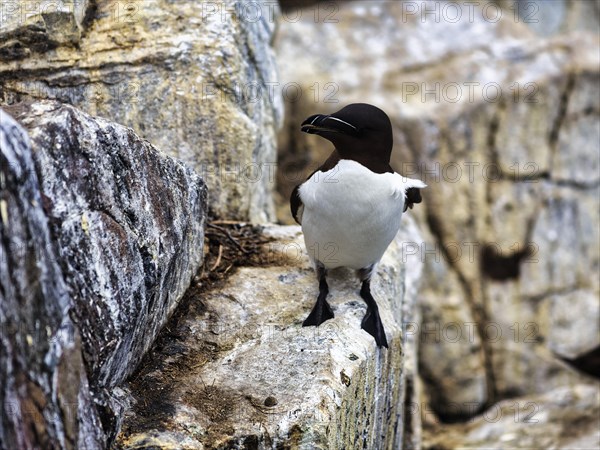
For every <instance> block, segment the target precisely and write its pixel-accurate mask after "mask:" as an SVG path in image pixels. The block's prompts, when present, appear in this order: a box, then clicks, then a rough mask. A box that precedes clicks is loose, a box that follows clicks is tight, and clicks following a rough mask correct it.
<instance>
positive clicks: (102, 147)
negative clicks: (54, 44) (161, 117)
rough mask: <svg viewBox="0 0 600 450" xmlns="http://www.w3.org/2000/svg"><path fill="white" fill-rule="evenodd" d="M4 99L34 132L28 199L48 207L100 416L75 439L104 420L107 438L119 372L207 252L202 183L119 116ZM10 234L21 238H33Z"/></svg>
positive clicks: (115, 417)
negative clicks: (35, 188)
mask: <svg viewBox="0 0 600 450" xmlns="http://www.w3.org/2000/svg"><path fill="white" fill-rule="evenodd" d="M8 109H9V111H10V113H11V114H13V115H14V116H15V118H16V119H17V120H18V121H19V122H20V124H21V125H22V126H23V127H24V128H25V129H26V131H27V132H28V133H29V137H30V139H31V149H29V147H27V151H29V152H30V153H32V159H33V164H34V165H33V166H32V168H31V170H32V173H33V175H35V176H36V177H37V179H39V189H40V191H41V192H40V193H39V194H38V195H39V199H35V201H36V203H37V205H38V210H40V211H41V208H42V207H43V212H44V214H45V216H46V217H47V221H48V227H49V236H50V243H51V245H52V246H53V247H52V249H55V251H53V252H52V253H51V255H50V256H51V258H52V262H53V263H54V264H55V265H58V266H59V267H60V270H61V272H62V278H63V279H64V283H65V285H66V288H67V290H68V294H69V298H70V301H67V300H63V308H62V309H60V311H57V312H56V313H55V314H56V315H58V316H60V318H61V320H67V319H68V317H69V316H68V315H67V314H69V315H70V316H71V317H72V318H73V322H74V324H75V326H76V329H75V331H74V333H75V335H76V336H79V335H80V336H81V350H79V348H78V351H77V352H76V354H77V355H78V356H79V358H81V354H83V359H84V361H85V371H82V373H85V372H87V374H88V377H89V379H88V380H85V381H86V382H89V390H90V391H91V393H92V395H93V399H94V403H95V405H94V406H95V408H96V407H97V408H99V411H100V416H101V418H102V421H103V423H102V426H101V427H99V426H98V424H91V422H90V420H87V421H86V423H84V424H83V425H82V427H83V428H82V429H84V428H85V427H86V426H87V427H88V428H87V431H85V433H84V436H82V437H81V439H80V442H82V439H83V441H85V439H87V438H88V436H87V434H88V433H91V434H90V435H91V436H93V432H92V430H93V429H98V430H102V429H103V428H104V431H105V432H106V434H107V436H106V437H108V438H110V436H109V435H110V434H111V433H114V432H115V431H116V430H117V429H118V426H119V420H120V411H121V409H122V408H123V407H124V405H123V404H122V401H123V399H122V396H120V395H119V391H118V389H117V388H118V386H119V384H121V383H122V382H123V381H124V380H125V378H126V377H127V376H128V375H130V374H131V372H132V371H133V370H134V369H135V366H136V364H137V363H138V362H139V361H140V359H141V357H142V356H143V354H144V352H145V351H146V350H147V349H148V348H149V347H150V345H151V344H152V341H153V340H154V337H155V336H156V335H157V334H158V331H159V330H160V328H161V327H162V326H163V324H164V323H165V322H166V320H167V318H168V317H169V315H170V314H171V313H172V311H173V310H174V308H175V307H176V305H177V303H178V301H179V299H180V298H181V297H182V295H183V293H184V292H185V290H186V289H187V287H188V286H189V284H190V281H191V278H192V277H193V276H194V275H195V273H196V271H197V270H198V268H199V266H200V264H201V262H202V257H203V242H204V222H205V220H206V208H207V201H206V195H207V190H206V186H205V184H204V182H203V181H202V179H201V178H200V177H199V176H198V175H197V174H196V173H194V172H193V171H192V170H191V169H189V168H188V167H186V166H185V165H184V164H183V163H182V162H180V161H177V160H175V159H173V158H171V157H168V156H166V155H164V154H161V153H160V152H159V151H158V150H157V149H156V148H154V147H153V146H152V145H151V144H150V143H148V142H147V141H144V140H142V139H141V138H139V137H138V136H137V135H136V134H135V133H134V132H133V131H132V130H131V129H128V128H125V127H123V126H121V125H117V124H114V123H112V122H109V121H107V120H104V119H100V118H93V117H91V116H89V115H87V114H85V113H83V112H81V111H79V110H78V109H76V108H74V107H72V106H68V105H62V104H60V103H58V102H55V101H43V102H36V103H33V104H20V105H17V106H16V107H11V108H8ZM2 114H3V116H6V113H4V112H3V113H2ZM33 169H34V170H33ZM17 239H21V241H20V242H19V243H20V244H21V245H23V246H26V247H23V248H29V247H27V246H32V245H33V243H32V242H31V240H30V241H27V240H25V239H24V238H19V237H18V236H17ZM43 248H48V245H46V247H43ZM48 250H49V248H48ZM40 264H41V265H42V267H43V261H41V262H40ZM13 272H14V270H12V269H11V270H10V272H9V273H13ZM31 282H32V283H33V281H31ZM34 285H35V284H34ZM49 301H50V300H49ZM44 315H45V313H44V312H43V311H39V312H35V314H32V317H36V318H38V317H41V316H44ZM40 331H41V332H43V331H44V329H42V330H40ZM78 339H79V338H77V339H75V342H79V341H78ZM20 345H24V343H20ZM39 363H40V361H38V364H39ZM74 369H76V367H73V370H74ZM64 370H70V366H69V364H66V365H65V369H64ZM73 395H74V396H75V397H74V399H73V402H72V404H73V405H74V407H79V408H80V414H81V415H83V416H86V417H87V416H89V415H93V414H92V413H93V411H94V410H95V409H91V410H90V408H82V403H81V402H79V400H78V398H77V392H76V391H75V392H74V394H73ZM83 400H85V399H83Z"/></svg>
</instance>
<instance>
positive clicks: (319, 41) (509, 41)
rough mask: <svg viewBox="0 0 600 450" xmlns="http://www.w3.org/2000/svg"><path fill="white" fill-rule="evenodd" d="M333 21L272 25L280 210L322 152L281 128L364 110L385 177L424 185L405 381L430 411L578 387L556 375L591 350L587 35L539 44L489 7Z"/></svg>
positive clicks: (393, 7) (356, 13) (369, 11)
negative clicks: (388, 157) (420, 261)
mask: <svg viewBox="0 0 600 450" xmlns="http://www.w3.org/2000/svg"><path fill="white" fill-rule="evenodd" d="M578 3H579V2H578ZM458 5H459V7H461V6H460V4H458ZM338 6H339V8H337V9H335V11H329V13H332V12H333V15H332V14H329V15H325V14H324V13H325V12H326V11H325V10H324V9H323V10H322V12H323V14H321V15H320V16H319V17H320V20H315V15H314V14H312V13H311V14H304V15H303V16H302V17H301V18H300V19H299V20H297V21H294V22H291V21H285V22H282V26H281V32H280V35H279V37H278V41H277V44H276V48H277V53H278V56H279V64H280V67H281V68H282V70H281V81H282V83H291V82H296V83H298V84H299V86H301V88H302V91H303V93H304V94H308V95H304V97H302V98H301V99H294V98H287V100H288V101H287V103H286V109H287V112H288V113H289V114H288V115H287V117H286V121H289V125H286V126H284V128H283V130H284V131H283V133H282V135H281V136H280V145H281V148H282V152H281V167H282V169H283V170H282V172H281V173H280V176H279V180H278V181H279V183H280V192H281V193H282V198H284V199H285V198H286V197H287V196H288V195H289V192H290V191H291V188H292V187H293V185H294V184H297V183H298V182H299V181H301V180H302V179H303V177H304V176H306V175H307V174H309V173H310V172H311V170H314V168H315V167H317V166H318V164H319V161H323V160H324V158H325V156H326V155H327V154H328V152H330V151H331V148H330V147H328V146H327V145H324V144H323V142H322V141H321V140H319V139H318V138H315V137H314V136H309V135H306V134H302V133H300V132H299V130H297V128H298V127H297V126H296V125H297V124H298V123H301V121H302V120H303V119H304V118H305V117H307V116H309V115H311V114H315V113H317V112H318V113H327V112H333V111H335V110H337V109H339V108H340V107H341V106H343V105H345V104H347V103H351V102H368V103H373V104H376V105H378V106H380V107H382V109H384V110H385V111H386V112H387V113H388V114H389V115H390V117H391V120H392V122H393V124H394V128H395V130H396V134H395V136H394V140H395V149H394V155H395V156H393V158H394V159H393V160H392V166H393V167H394V168H395V169H396V170H397V171H399V172H401V173H403V174H404V175H407V176H412V177H420V178H421V179H423V180H424V181H425V182H426V183H427V184H428V185H429V187H428V188H427V189H425V190H423V196H424V202H423V205H422V206H421V207H420V208H417V209H415V213H416V215H417V216H418V217H419V222H420V223H421V224H422V226H423V230H424V236H425V239H426V243H425V246H424V247H422V248H421V252H422V253H421V254H422V255H423V257H424V262H425V269H424V289H423V292H422V295H421V297H420V299H421V309H422V314H423V325H422V327H421V343H420V361H419V364H420V367H421V373H422V375H423V378H424V380H425V382H426V386H427V391H428V393H429V396H430V398H431V400H432V405H433V407H434V409H435V410H436V412H437V413H439V414H440V415H441V416H442V417H444V418H445V419H452V420H456V419H460V418H464V417H468V416H470V415H473V414H475V413H476V412H477V411H481V410H483V409H485V408H486V407H488V406H489V405H490V404H491V403H493V402H495V401H496V400H498V399H501V398H505V397H511V396H514V395H525V394H528V393H532V392H533V393H536V392H542V391H545V390H547V389H551V388H553V387H558V386H565V385H575V384H578V383H581V382H586V383H587V382H592V381H590V380H589V379H588V378H587V377H586V375H584V374H580V373H578V372H577V371H576V370H574V369H573V368H572V367H571V366H569V365H568V364H566V363H565V362H564V361H563V359H571V358H577V357H578V355H587V354H589V352H590V351H592V350H593V349H596V348H597V347H598V345H600V334H599V331H598V321H597V299H598V295H599V284H598V277H597V276H596V275H597V274H598V271H599V269H600V254H599V248H598V246H597V245H596V244H597V242H598V241H599V239H600V235H599V229H600V227H599V220H598V215H597V211H598V209H599V199H600V195H599V194H600V192H599V189H600V174H599V171H600V165H599V162H598V141H599V140H600V125H599V124H600V121H599V115H600V100H599V99H600V94H599V93H598V86H599V82H598V81H599V72H598V67H600V61H599V57H598V55H599V54H600V52H599V48H600V47H599V43H598V35H597V34H596V33H594V31H593V30H594V29H597V26H596V28H594V26H590V27H575V26H573V25H569V26H567V25H565V27H564V28H562V29H561V31H564V33H558V34H557V35H556V36H555V37H553V38H551V39H541V38H540V37H538V36H537V35H536V32H537V31H539V30H535V29H534V27H533V25H532V24H530V23H525V22H524V21H523V20H522V18H523V16H518V17H521V19H517V20H516V19H515V16H514V14H512V13H511V12H510V11H509V10H500V8H499V7H498V6H497V5H494V4H491V5H488V6H486V7H485V8H482V6H481V5H479V6H475V5H474V6H473V8H474V9H473V10H472V14H469V11H467V10H466V9H465V8H466V7H465V6H464V5H463V9H462V15H461V17H459V18H458V19H457V16H456V14H455V12H456V11H455V9H456V4H455V5H454V6H448V5H446V4H445V3H444V2H372V3H369V2H351V3H350V2H349V3H347V4H338ZM588 6H589V5H588ZM415 8H416V9H415ZM452 8H454V9H452ZM592 8H593V6H592ZM427 11H429V12H427ZM436 11H437V12H436ZM498 12H499V13H498ZM451 13H452V14H451ZM492 13H494V14H492ZM436 14H437V15H436ZM578 14H579V13H578ZM585 16H586V14H585V13H582V14H580V15H578V16H577V17H578V19H577V20H581V21H584V22H585V21H592V22H593V20H594V19H593V17H585ZM569 17H571V16H569ZM573 17H574V16H573ZM436 18H437V19H436ZM540 18H541V17H538V19H540ZM561 20H562V19H561ZM565 23H567V21H566V19H565ZM399 24H401V26H400V25H399ZM539 25H540V26H544V25H546V24H539ZM573 28H578V31H577V32H572V33H569V32H568V31H569V30H570V29H571V30H572V29H573ZM586 29H587V30H589V31H586ZM540 33H541V34H553V33H554V32H550V31H548V33H542V32H540ZM332 55H333V56H332ZM316 89H318V90H319V91H318V92H319V94H320V95H319V97H318V98H317V97H315V95H314V93H315V90H316ZM281 204H282V205H284V206H283V208H285V203H284V202H281ZM282 211H283V212H282V214H281V217H282V218H285V217H287V218H288V220H289V215H287V212H285V210H284V209H282ZM592 299H594V300H595V301H592ZM566 329H569V330H570V332H569V333H565V330H566ZM592 353H593V352H592ZM457 405H459V407H458V408H457ZM473 405H475V406H476V407H475V408H474V407H473Z"/></svg>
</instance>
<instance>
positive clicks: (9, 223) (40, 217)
mask: <svg viewBox="0 0 600 450" xmlns="http://www.w3.org/2000/svg"><path fill="white" fill-rule="evenodd" d="M0 149H1V151H0V408H1V409H2V412H1V413H0V448H6V449H9V448H10V449H20V448H55V449H72V448H76V447H77V445H76V443H77V442H82V440H84V441H85V443H86V445H85V447H82V446H79V448H87V449H90V450H93V449H100V448H102V447H103V442H104V439H105V435H104V433H103V432H102V427H101V426H100V418H99V416H98V414H97V413H96V408H95V405H94V403H93V398H92V394H91V393H90V391H89V389H88V380H87V375H86V367H85V365H84V363H83V360H82V357H81V338H80V334H79V331H78V329H77V328H75V327H74V325H73V322H72V320H71V318H70V317H69V310H70V308H71V304H72V298H71V296H70V293H69V291H68V285H67V283H66V282H65V280H64V277H63V274H62V272H61V268H60V266H59V263H58V260H57V252H58V249H57V246H56V243H55V242H54V241H53V240H52V238H51V233H50V229H49V224H48V218H47V216H46V214H45V212H44V210H43V208H42V204H43V197H42V195H41V192H40V183H39V180H38V176H37V174H36V170H35V165H34V160H33V158H32V152H31V146H30V142H29V139H28V137H27V134H26V132H25V130H23V128H22V127H21V126H19V125H18V124H17V123H16V122H15V121H14V120H13V119H12V118H11V117H10V116H9V115H8V114H6V113H5V112H4V111H2V110H0Z"/></svg>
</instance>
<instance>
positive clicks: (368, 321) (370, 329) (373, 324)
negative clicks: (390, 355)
mask: <svg viewBox="0 0 600 450" xmlns="http://www.w3.org/2000/svg"><path fill="white" fill-rule="evenodd" d="M360 326H361V328H362V329H363V330H365V331H366V332H367V333H369V334H370V335H371V336H373V337H374V338H375V342H376V343H377V346H378V347H385V348H388V343H387V338H386V337H385V329H384V328H383V323H381V318H380V317H379V311H378V310H376V309H374V310H373V309H371V308H367V313H366V314H365V317H363V320H362V323H361V325H360Z"/></svg>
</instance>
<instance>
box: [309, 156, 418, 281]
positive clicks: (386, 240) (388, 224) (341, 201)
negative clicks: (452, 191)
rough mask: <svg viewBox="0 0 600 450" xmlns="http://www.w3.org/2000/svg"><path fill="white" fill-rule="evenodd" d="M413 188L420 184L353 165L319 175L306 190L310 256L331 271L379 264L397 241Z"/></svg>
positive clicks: (346, 162)
mask: <svg viewBox="0 0 600 450" xmlns="http://www.w3.org/2000/svg"><path fill="white" fill-rule="evenodd" d="M409 187H419V188H422V187H425V184H424V183H423V182H421V181H419V180H411V179H408V178H404V177H402V176H401V175H399V174H396V173H384V174H376V173H374V172H371V171H370V170H369V169H367V168H366V167H364V166H363V165H362V164H359V163H357V162H355V161H351V160H341V161H340V162H339V163H338V164H337V165H336V166H335V167H334V168H333V169H331V170H329V171H328V172H316V173H315V174H314V175H313V176H312V177H311V178H309V179H308V180H307V181H306V182H305V183H303V184H302V186H300V191H299V193H300V198H301V200H302V202H303V203H304V212H303V215H302V231H303V232H304V242H305V244H306V248H307V251H308V254H309V256H310V257H311V259H312V260H313V262H314V261H319V262H321V263H322V264H323V265H324V266H325V267H326V268H334V267H341V266H345V267H350V268H353V269H361V268H365V267H368V266H370V265H372V264H374V263H376V262H378V261H379V260H380V259H381V257H382V255H383V253H384V252H385V250H386V248H387V247H388V245H389V244H390V242H392V240H393V239H394V236H396V233H397V232H398V229H399V227H400V218H401V217H402V211H403V209H404V201H405V192H406V189H407V188H409Z"/></svg>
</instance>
